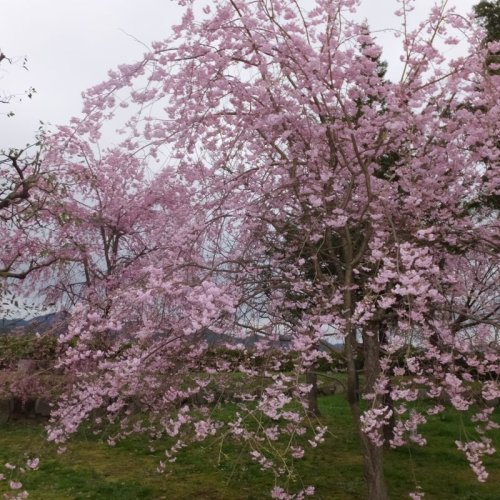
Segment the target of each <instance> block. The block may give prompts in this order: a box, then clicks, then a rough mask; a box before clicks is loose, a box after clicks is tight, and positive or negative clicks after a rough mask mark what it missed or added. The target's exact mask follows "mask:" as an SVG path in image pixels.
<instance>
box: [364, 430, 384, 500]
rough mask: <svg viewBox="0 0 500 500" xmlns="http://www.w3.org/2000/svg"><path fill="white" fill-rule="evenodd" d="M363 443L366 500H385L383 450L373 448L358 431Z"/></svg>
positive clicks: (366, 438)
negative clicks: (366, 489)
mask: <svg viewBox="0 0 500 500" xmlns="http://www.w3.org/2000/svg"><path fill="white" fill-rule="evenodd" d="M360 435H361V440H362V442H363V461H364V466H365V471H364V472H365V481H366V485H367V487H368V500H387V498H388V496H387V487H386V484H385V476H384V448H383V446H375V445H374V444H373V443H372V442H371V441H370V439H368V437H367V436H365V435H364V434H363V433H362V432H361V430H360Z"/></svg>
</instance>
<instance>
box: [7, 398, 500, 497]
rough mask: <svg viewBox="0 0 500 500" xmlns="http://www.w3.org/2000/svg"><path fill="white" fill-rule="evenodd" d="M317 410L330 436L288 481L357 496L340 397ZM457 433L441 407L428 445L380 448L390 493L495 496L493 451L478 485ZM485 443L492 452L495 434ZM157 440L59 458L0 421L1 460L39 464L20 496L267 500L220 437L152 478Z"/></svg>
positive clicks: (356, 458)
mask: <svg viewBox="0 0 500 500" xmlns="http://www.w3.org/2000/svg"><path fill="white" fill-rule="evenodd" d="M320 408H321V411H322V414H323V417H322V419H323V420H324V422H325V423H327V424H328V426H329V429H330V434H329V436H328V438H327V440H326V442H325V443H324V444H323V445H321V446H320V447H318V448H317V449H316V450H308V452H307V453H306V457H305V458H304V459H303V460H301V461H299V462H297V472H298V473H299V477H298V479H297V481H298V482H297V485H296V486H300V482H301V481H302V482H303V484H304V485H310V484H314V485H315V486H316V492H317V495H316V497H315V498H319V499H361V498H364V497H365V490H364V482H363V474H362V461H361V456H360V452H359V442H358V439H357V437H356V434H355V432H354V430H353V425H352V422H351V416H350V413H349V409H348V407H347V404H346V403H345V400H344V399H343V398H342V397H341V396H327V397H323V398H321V400H320ZM464 432H472V433H473V431H472V429H471V428H469V427H467V426H466V425H465V424H464V423H463V422H462V420H461V418H460V415H459V414H458V413H457V412H454V411H452V410H448V411H447V412H446V413H445V414H444V415H440V416H435V417H431V418H430V421H429V423H428V424H427V425H426V426H425V427H424V435H425V436H426V437H427V438H428V443H429V444H428V446H426V447H424V448H420V447H418V446H412V447H410V448H402V449H399V450H391V451H388V452H387V455H386V464H385V470H386V475H387V480H388V485H389V491H390V497H391V498H394V499H399V498H408V492H410V491H414V490H415V485H416V484H419V485H420V486H421V487H422V488H423V490H424V492H425V494H426V495H425V500H427V499H438V500H448V499H453V500H474V499H478V500H479V499H481V500H498V499H499V498H500V456H499V455H495V456H493V457H488V459H487V461H485V463H486V464H487V468H488V471H489V472H490V477H489V479H488V481H487V482H486V483H484V484H481V483H478V482H477V480H476V479H475V477H474V475H473V473H472V471H471V469H470V468H469V466H468V465H467V463H466V460H465V457H464V456H463V454H462V453H461V452H459V451H458V450H456V448H455V445H454V442H455V440H456V439H460V438H461V437H462V438H463V434H464ZM494 440H495V445H496V446H497V447H499V448H500V432H499V431H496V432H495V435H494ZM161 444H162V443H157V446H156V447H157V451H155V452H151V451H150V450H149V449H148V448H149V444H148V443H146V442H145V441H144V440H142V439H141V438H133V439H129V440H127V441H124V442H121V443H119V444H118V445H116V446H115V447H112V448H111V447H109V446H108V445H106V444H104V443H101V442H99V441H98V440H96V438H95V437H94V436H93V435H92V434H91V433H85V432H83V431H82V432H80V433H79V434H78V436H77V437H76V438H75V439H74V440H73V441H72V442H71V443H70V444H69V445H68V450H67V452H66V453H65V454H63V455H58V454H57V453H56V452H55V449H53V447H52V446H51V445H48V444H47V443H46V442H45V440H44V432H43V426H42V425H41V424H35V423H33V422H28V421H25V422H14V423H10V424H7V425H5V426H3V427H0V461H1V462H0V463H1V464H4V463H6V462H11V463H12V462H15V461H16V459H17V460H18V461H22V460H23V457H24V455H25V453H29V454H31V455H39V456H41V460H42V462H41V465H40V469H39V470H37V471H34V472H30V473H27V474H26V475H24V476H23V477H22V481H23V487H24V488H26V489H27V490H28V491H29V493H30V497H29V498H30V499H35V500H38V499H40V500H44V499H50V500H65V499H75V500H76V499H103V500H111V499H120V500H133V499H168V500H176V499H186V500H187V499H200V500H211V499H213V500H219V499H221V500H238V499H248V500H251V499H254V500H257V499H260V498H269V496H268V495H269V491H270V489H271V488H272V486H273V478H272V477H270V476H269V475H268V474H266V473H263V472H261V471H260V470H259V468H258V466H256V465H255V464H254V463H252V462H251V461H250V460H249V459H248V454H247V453H246V450H244V449H242V447H241V445H235V444H230V443H225V445H224V447H223V453H222V454H221V453H220V447H219V445H218V443H216V442H204V443H203V444H201V445H200V444H197V445H193V446H190V447H188V448H186V449H185V450H183V451H182V452H181V453H180V455H179V456H178V460H177V462H176V463H175V464H173V466H172V467H171V469H170V470H169V472H167V473H166V474H165V475H160V474H159V473H157V472H156V467H157V464H158V461H159V460H160V459H161V457H162V456H163V450H164V449H165V447H162V446H161ZM3 472H4V473H7V472H8V471H3ZM2 483H3V484H2ZM5 486H6V484H5V481H1V482H0V488H2V487H3V488H2V489H0V492H3V491H6V489H5ZM295 489H297V488H295Z"/></svg>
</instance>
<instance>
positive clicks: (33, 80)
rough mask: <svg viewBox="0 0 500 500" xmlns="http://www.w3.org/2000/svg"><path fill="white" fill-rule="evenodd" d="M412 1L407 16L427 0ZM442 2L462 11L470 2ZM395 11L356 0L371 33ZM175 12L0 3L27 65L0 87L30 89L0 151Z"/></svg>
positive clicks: (29, 0)
mask: <svg viewBox="0 0 500 500" xmlns="http://www.w3.org/2000/svg"><path fill="white" fill-rule="evenodd" d="M205 1H206V3H209V0H205ZM310 1H311V0H304V3H308V2H310ZM416 3H417V9H416V11H415V13H414V14H415V17H414V19H415V20H417V19H421V16H422V15H423V13H425V12H427V11H428V9H429V8H430V7H431V6H432V5H433V3H434V1H433V0H417V2H416ZM449 3H450V4H452V5H456V6H457V8H458V9H459V11H461V12H462V13H466V12H468V11H469V10H470V9H471V7H472V5H474V4H475V3H477V0H449ZM396 8H397V3H396V0H363V1H362V8H361V12H360V15H361V17H363V18H367V19H368V22H369V24H370V26H371V28H372V30H378V29H381V28H384V27H390V26H395V18H394V16H393V15H392V14H393V12H394V11H395V10H396ZM180 13H181V10H180V8H179V7H178V6H177V4H176V2H175V1H173V0H45V1H40V0H0V17H1V19H2V22H1V24H0V48H1V49H2V50H3V51H4V52H5V54H7V55H8V56H9V57H12V58H13V59H18V60H22V58H23V57H24V56H27V57H28V68H29V71H26V70H24V69H22V68H21V67H20V65H19V66H15V65H14V66H8V65H5V64H2V65H0V90H1V91H4V92H6V91H8V92H11V93H22V92H23V91H24V90H26V89H28V88H29V87H34V88H35V89H36V91H37V93H36V94H35V95H34V97H33V99H31V100H29V99H25V100H23V102H21V103H18V102H13V103H12V104H10V105H9V106H8V107H6V106H3V105H2V109H0V112H2V113H4V114H5V113H6V112H7V108H8V110H9V111H10V110H12V111H14V112H15V116H14V117H12V118H9V119H7V118H6V117H4V116H0V148H1V147H8V146H16V147H20V146H22V145H24V144H26V143H27V142H30V141H31V140H32V138H33V136H34V133H35V131H36V130H37V128H38V122H39V120H43V121H44V122H46V123H52V124H62V123H66V122H67V121H68V119H69V118H70V117H71V116H75V115H78V114H79V111H80V108H81V97H80V93H81V91H82V90H84V89H86V88H88V87H90V86H92V85H94V84H96V83H99V82H100V81H102V80H103V79H105V78H106V72H107V70H108V69H110V68H113V67H115V66H116V65H118V64H121V63H125V62H133V61H134V60H137V59H138V58H139V57H140V56H141V55H142V54H143V53H144V51H145V47H144V46H143V45H141V43H140V42H143V43H145V44H148V43H150V42H151V41H153V40H158V39H162V38H164V37H166V36H168V34H169V27H170V26H171V25H172V24H175V23H176V22H177V21H179V19H180ZM379 37H380V40H381V42H382V43H383V45H384V48H385V52H384V58H385V59H387V60H388V61H389V65H390V67H391V63H393V65H394V66H393V67H395V66H396V65H397V63H396V62H395V61H396V60H397V57H398V52H397V44H398V43H400V42H398V41H397V40H396V39H394V38H393V37H392V35H390V34H388V33H386V34H381V35H379ZM138 40H139V41H140V42H139V41H138ZM393 71H394V70H393Z"/></svg>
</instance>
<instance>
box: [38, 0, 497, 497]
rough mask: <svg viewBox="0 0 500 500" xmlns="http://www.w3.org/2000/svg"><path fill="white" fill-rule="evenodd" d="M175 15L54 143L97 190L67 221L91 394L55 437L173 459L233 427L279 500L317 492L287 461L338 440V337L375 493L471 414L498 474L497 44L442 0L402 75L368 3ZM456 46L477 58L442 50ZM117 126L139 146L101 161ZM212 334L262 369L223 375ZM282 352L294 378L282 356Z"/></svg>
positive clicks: (221, 5)
mask: <svg viewBox="0 0 500 500" xmlns="http://www.w3.org/2000/svg"><path fill="white" fill-rule="evenodd" d="M181 3H182V4H184V5H185V15H184V18H183V21H182V23H181V24H180V25H179V26H177V27H175V28H174V35H173V37H172V39H167V40H164V41H160V42H156V43H154V44H153V46H152V50H151V52H150V53H147V54H145V56H144V58H143V59H142V60H141V61H139V62H138V63H135V64H130V65H123V66H121V67H119V68H118V69H117V70H114V71H112V72H110V74H109V79H108V80H107V81H105V82H103V83H102V84H99V85H97V86H96V87H94V88H91V89H89V90H88V91H87V92H86V93H85V97H84V99H85V103H84V113H85V114H84V117H83V118H80V119H74V120H73V122H72V124H71V126H70V127H67V128H64V129H61V130H60V133H59V134H58V135H55V136H54V137H53V138H52V142H51V144H50V145H49V153H48V154H47V158H50V159H51V161H52V162H53V163H55V164H58V165H60V166H61V171H65V169H66V171H67V172H68V174H67V175H70V176H72V179H74V182H76V189H75V191H74V192H75V193H76V192H79V193H80V194H78V195H75V194H68V196H67V198H64V196H63V197H62V198H61V202H60V205H59V206H58V208H57V209H56V210H55V211H54V213H55V214H57V217H58V221H59V227H58V230H57V231H58V234H59V235H60V236H59V238H60V239H59V240H58V241H64V242H65V245H66V244H67V246H65V248H64V251H65V252H67V255H66V257H65V259H66V263H67V262H70V261H74V262H77V263H78V266H79V271H78V273H77V275H78V276H82V277H83V286H82V289H81V290H83V292H80V291H78V293H74V291H75V290H76V288H75V286H74V285H75V283H74V282H72V281H71V280H69V281H68V279H67V275H66V277H65V278H64V279H63V280H62V281H61V283H64V289H65V291H66V292H68V290H70V289H71V290H72V291H71V293H70V294H73V295H72V296H73V297H74V302H75V305H74V308H73V314H72V320H71V324H70V327H69V330H68V334H67V335H66V336H65V338H64V339H62V342H67V343H68V344H69V347H68V349H67V351H66V356H65V358H63V359H62V360H61V366H64V367H66V369H67V370H68V372H70V371H72V372H73V373H74V374H76V375H77V376H76V377H75V379H76V382H75V383H74V384H72V385H71V387H70V388H69V390H68V393H67V395H65V396H64V397H63V398H62V400H61V402H60V404H59V406H58V408H57V410H56V411H55V412H54V415H53V422H52V427H51V431H50V438H51V439H52V440H54V441H56V442H61V443H62V442H63V441H64V440H65V439H66V438H67V436H68V435H69V434H71V433H72V432H74V431H75V430H76V429H77V428H78V426H79V425H80V424H81V422H83V421H85V420H91V421H92V422H94V424H96V425H100V423H102V422H103V415H102V410H104V411H105V413H106V414H107V418H108V419H110V420H111V421H113V422H115V421H117V422H120V429H121V430H120V431H118V432H117V434H116V435H114V436H110V438H109V439H110V442H111V443H113V442H115V441H116V440H117V439H120V438H122V437H125V436H126V435H128V434H129V433H131V432H144V433H147V434H150V435H152V436H155V437H158V436H162V435H168V436H172V437H175V438H176V439H177V441H176V444H175V445H174V446H173V447H172V449H170V450H168V451H167V459H168V460H175V453H176V452H177V451H179V450H180V449H181V448H182V447H183V446H185V444H186V442H187V440H188V439H193V438H194V439H200V440H201V439H205V438H207V437H209V436H212V435H215V434H217V433H222V434H223V435H230V436H232V437H233V438H236V439H242V440H244V441H245V442H246V443H247V444H249V445H250V446H251V451H250V454H251V457H252V459H253V460H255V461H256V462H258V463H259V464H260V465H261V467H263V468H264V469H268V470H270V471H272V472H273V473H274V474H275V475H276V477H277V478H279V477H283V476H284V477H285V480H284V483H279V479H277V481H278V482H277V486H276V488H275V490H273V496H274V497H275V498H303V497H304V496H305V495H309V494H312V493H313V489H312V488H306V489H305V490H303V491H301V492H298V493H296V494H295V496H291V495H293V494H289V493H287V492H286V491H285V490H284V489H283V488H282V486H283V485H284V484H286V477H291V476H292V474H291V472H290V460H288V459H287V458H286V457H291V459H292V461H293V460H297V459H300V458H301V457H302V456H303V454H304V450H305V447H307V446H313V447H315V446H317V445H318V443H320V442H322V441H323V439H324V434H325V432H326V429H325V428H324V427H323V426H321V425H320V424H319V423H318V424H314V425H313V426H312V427H310V426H307V425H306V424H305V422H306V421H308V419H310V411H309V410H310V405H309V403H310V401H309V399H308V398H309V393H310V391H311V383H310V382H311V380H310V379H307V380H306V379H305V374H307V373H311V372H313V371H314V369H315V366H316V364H317V363H318V360H319V359H320V358H321V357H324V356H326V354H325V353H324V351H323V350H321V349H320V348H319V346H320V344H321V343H322V342H324V340H325V338H328V337H331V336H337V338H339V339H342V341H343V343H344V346H345V347H344V350H345V359H346V365H347V400H348V402H349V405H350V408H351V412H352V416H353V419H354V422H355V424H356V428H357V431H358V434H359V438H360V442H361V444H362V450H363V458H364V465H365V476H366V481H367V487H368V497H369V498H371V499H385V498H387V489H386V485H385V479H384V473H383V453H384V451H383V445H384V444H386V445H388V446H392V447H397V446H402V445H405V444H407V443H416V444H417V445H424V444H425V438H424V437H423V436H422V434H421V432H420V426H421V425H423V424H424V423H425V422H426V419H427V418H428V415H432V414H436V413H439V412H441V411H443V410H444V405H443V401H446V402H447V403H449V404H451V405H452V406H453V407H455V408H456V409H457V410H461V411H466V410H469V409H471V408H473V409H474V410H475V411H474V412H473V416H472V419H473V420H474V421H475V422H477V436H476V437H475V438H471V439H469V440H468V441H460V442H457V444H456V445H457V446H458V448H459V449H461V450H463V451H464V453H465V454H466V456H467V458H468V460H469V462H470V464H471V467H472V468H473V470H474V472H475V473H476V474H477V476H478V479H479V480H481V481H483V480H485V479H486V477H487V472H486V470H485V469H484V466H483V464H482V461H481V458H482V456H483V455H484V454H489V453H493V451H494V450H493V447H492V444H491V440H490V439H489V438H488V430H490V429H491V428H493V427H494V425H495V424H494V422H493V421H492V418H491V417H492V411H493V409H492V406H491V402H492V401H494V400H495V399H496V398H498V396H499V388H498V370H499V367H498V334H497V328H498V279H497V274H498V256H497V250H498V239H497V234H498V218H497V215H498V214H497V212H496V208H495V206H494V205H493V204H491V203H482V202H481V203H477V200H480V199H488V197H492V196H496V195H497V194H498V176H496V175H495V174H494V172H495V168H494V167H495V166H497V165H498V161H499V149H498V133H499V121H498V111H499V107H498V106H499V104H498V102H499V99H498V88H499V76H498V75H496V74H495V73H494V72H489V71H485V64H484V61H485V57H486V56H487V54H496V53H498V52H499V51H500V45H499V44H498V43H497V42H495V41H493V42H488V43H487V46H485V45H484V43H483V39H484V33H483V31H482V30H481V29H480V28H479V27H478V26H476V25H475V24H474V22H473V20H472V18H470V19H466V18H463V17H461V16H459V15H457V14H456V13H455V12H454V11H453V10H452V9H447V7H446V2H443V3H442V4H440V5H436V6H435V7H434V8H433V9H432V10H431V11H430V13H429V16H428V17H427V18H426V19H425V20H424V21H422V22H421V23H420V24H419V25H418V26H417V27H416V28H415V29H410V28H409V24H408V23H409V19H410V17H411V7H412V3H411V2H409V1H406V0H404V1H402V2H401V6H400V9H399V10H398V12H397V16H399V19H400V21H401V29H400V30H399V31H398V33H397V34H398V36H399V39H400V41H401V46H402V53H401V60H402V63H403V68H402V74H401V78H400V79H399V80H398V81H390V80H388V79H386V78H385V77H384V71H382V69H383V67H381V48H380V47H379V46H378V45H377V43H376V40H375V38H374V37H373V36H372V35H371V34H370V31H369V28H368V26H367V25H366V23H358V22H356V21H354V20H353V14H354V12H355V9H356V6H357V2H356V1H354V0H316V1H315V2H314V4H313V5H312V7H311V8H310V9H306V8H304V7H302V6H301V5H300V4H299V3H297V2H290V1H284V0H256V1H255V2H246V1H240V0H215V1H213V2H210V4H209V5H200V4H201V3H202V2H191V1H184V2H181ZM198 7H199V8H198ZM461 41H463V42H464V43H465V44H466V45H467V50H466V52H465V55H462V56H459V57H456V58H453V59H451V58H447V57H445V55H444V52H443V51H442V50H440V49H439V47H440V44H445V45H451V46H453V45H457V44H460V43H461ZM117 120H123V123H124V125H123V127H122V128H121V129H120V133H121V134H122V136H123V140H122V141H121V142H120V143H119V144H117V145H115V146H112V147H109V148H107V149H105V150H104V153H103V154H102V155H99V154H97V152H98V151H99V143H100V141H103V140H105V139H106V137H107V134H108V133H109V131H108V129H107V127H108V126H109V125H110V124H111V125H112V124H113V123H115V122H116V121H117ZM146 165H148V166H151V171H150V174H149V178H148V176H146V175H145V174H144V169H145V167H146ZM153 166H154V167H153ZM485 171H487V175H483V174H484V173H485ZM71 182H72V181H67V182H66V184H67V185H70V184H71ZM78 190H80V191H78ZM68 193H69V191H68ZM66 269H67V268H66ZM61 287H62V285H61ZM90 298H92V300H89V299H90ZM82 299H84V300H82ZM207 329H209V330H211V331H212V332H213V333H214V334H217V335H221V336H224V338H235V339H236V338H239V339H241V340H242V341H243V340H244V339H245V338H248V337H249V336H250V335H253V336H255V338H256V339H257V340H256V342H255V346H254V348H253V349H247V348H245V346H244V345H242V346H235V345H234V343H233V348H234V349H235V350H237V349H240V350H242V352H244V353H245V355H244V356H242V357H239V358H235V359H237V361H236V362H234V360H227V359H223V358H221V359H218V360H217V361H216V363H215V364H214V363H207V359H208V358H207V356H206V353H207V342H206V332H207ZM283 336H286V338H287V339H288V343H289V346H290V350H291V351H293V352H294V353H295V357H294V359H295V367H294V369H293V370H292V371H284V370H283V364H282V359H281V356H280V353H279V352H276V349H275V346H276V344H275V343H276V342H277V340H278V339H279V338H280V337H283ZM96 339H100V340H102V339H106V342H102V341H99V342H97V341H96ZM235 343H236V342H235ZM242 343H243V342H242ZM402 352H404V353H405V355H404V356H403V358H404V359H403V363H402V364H401V363H397V362H396V359H397V358H401V353H402ZM258 356H261V357H264V359H265V361H264V362H263V363H260V364H259V363H256V362H255V360H256V357H258ZM360 357H362V362H363V371H364V378H365V381H364V383H363V384H360V381H359V377H358V369H357V367H358V365H359V362H360V359H359V358H360ZM235 371H236V372H237V371H239V372H242V373H244V374H245V376H246V377H247V378H246V382H247V383H246V385H245V386H243V387H240V388H238V390H236V391H235V390H234V388H232V392H233V394H232V398H233V399H234V400H236V401H237V402H238V411H237V413H236V415H235V418H234V420H232V421H231V422H229V423H228V422H220V421H218V420H217V419H216V418H215V415H214V411H213V404H214V401H216V400H217V398H220V397H221V391H220V390H219V389H218V390H215V389H214V385H217V384H219V385H220V384H224V383H229V384H230V383H231V382H228V380H229V381H231V375H232V374H233V373H234V372H235ZM200 373H201V375H199V374H200ZM233 379H234V377H233ZM250 380H257V381H259V385H258V390H250V389H249V386H250ZM305 380H306V383H305V382H304V381H305ZM477 388H479V389H477ZM473 389H474V390H473ZM418 397H425V398H426V399H427V400H429V405H428V407H426V410H425V411H424V410H417V409H416V408H415V407H414V406H413V405H412V402H413V401H415V400H416V399H417V398H418ZM294 401H298V402H299V403H300V404H299V405H294V404H293V402H294ZM297 408H298V409H297ZM145 411H146V412H147V414H148V419H147V423H146V421H145V420H144V419H142V418H141V413H144V412H145ZM250 421H251V422H252V423H255V422H258V425H257V427H258V429H257V430H255V425H254V426H253V427H252V425H249V423H248V422H250ZM280 436H281V437H283V436H287V443H289V444H288V445H287V446H283V447H281V445H280V444H279V443H280V442H281V441H280ZM451 444H452V445H453V443H451ZM166 466H167V464H166V463H162V464H160V470H163V469H164V468H165V467H166ZM412 495H413V497H414V498H418V496H419V494H418V493H413V494H412Z"/></svg>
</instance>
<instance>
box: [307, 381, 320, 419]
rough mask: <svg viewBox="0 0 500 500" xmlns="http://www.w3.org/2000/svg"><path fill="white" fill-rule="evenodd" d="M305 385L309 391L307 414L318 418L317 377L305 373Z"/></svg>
mask: <svg viewBox="0 0 500 500" xmlns="http://www.w3.org/2000/svg"><path fill="white" fill-rule="evenodd" d="M306 384H310V385H311V386H312V387H311V390H310V391H309V394H308V395H307V403H308V405H307V413H309V415H311V416H312V417H319V416H320V415H321V413H320V411H319V406H318V376H317V375H316V373H314V372H307V373H306Z"/></svg>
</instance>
